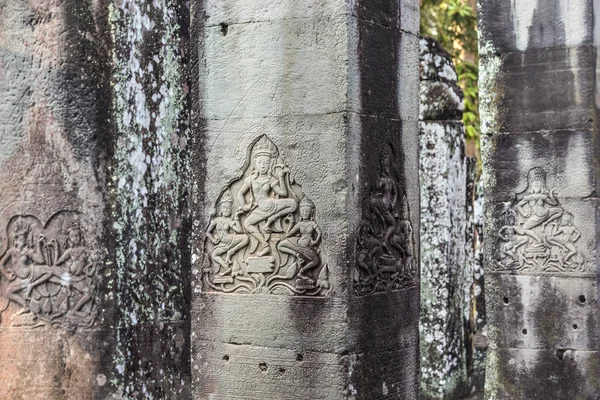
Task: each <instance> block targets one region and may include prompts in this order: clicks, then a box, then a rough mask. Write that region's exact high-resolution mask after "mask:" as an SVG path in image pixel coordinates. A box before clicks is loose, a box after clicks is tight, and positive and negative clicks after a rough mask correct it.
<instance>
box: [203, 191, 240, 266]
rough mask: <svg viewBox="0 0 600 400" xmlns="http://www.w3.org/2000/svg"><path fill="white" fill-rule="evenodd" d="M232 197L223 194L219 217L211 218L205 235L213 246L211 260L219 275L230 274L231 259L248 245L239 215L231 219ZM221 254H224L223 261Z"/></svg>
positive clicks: (228, 194)
mask: <svg viewBox="0 0 600 400" xmlns="http://www.w3.org/2000/svg"><path fill="white" fill-rule="evenodd" d="M232 208H233V197H232V196H231V194H230V193H229V192H225V193H224V194H223V196H222V197H221V201H220V204H219V216H218V217H215V218H213V220H212V221H211V222H210V225H209V226H208V229H207V231H206V235H207V236H208V238H209V240H210V241H211V242H212V243H213V244H214V245H215V247H214V248H213V251H212V254H211V258H212V260H213V261H214V262H215V263H216V264H217V265H218V266H219V275H220V276H224V275H227V274H228V273H230V272H231V258H232V257H233V256H234V255H235V253H237V252H238V251H239V250H241V249H243V248H244V247H245V246H246V245H247V244H248V241H249V240H248V236H247V235H245V234H244V233H243V230H242V225H241V223H240V213H239V212H238V213H236V215H235V218H232V216H231V211H232ZM223 254H226V257H225V259H223Z"/></svg>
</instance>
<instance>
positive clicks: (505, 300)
mask: <svg viewBox="0 0 600 400" xmlns="http://www.w3.org/2000/svg"><path fill="white" fill-rule="evenodd" d="M502 301H503V302H504V304H508V297H506V296H504V298H503V299H502Z"/></svg>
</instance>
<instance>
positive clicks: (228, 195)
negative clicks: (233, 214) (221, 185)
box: [219, 190, 233, 204]
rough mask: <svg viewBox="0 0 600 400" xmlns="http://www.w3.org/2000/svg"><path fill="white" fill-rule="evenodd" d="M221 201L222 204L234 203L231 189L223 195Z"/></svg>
mask: <svg viewBox="0 0 600 400" xmlns="http://www.w3.org/2000/svg"><path fill="white" fill-rule="evenodd" d="M219 203H220V204H233V196H232V195H231V193H230V192H229V190H228V191H226V192H225V193H223V194H222V195H221V201H220V202H219Z"/></svg>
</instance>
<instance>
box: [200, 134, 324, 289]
mask: <svg viewBox="0 0 600 400" xmlns="http://www.w3.org/2000/svg"><path fill="white" fill-rule="evenodd" d="M249 156H250V162H249V165H248V166H247V168H246V169H245V171H243V173H242V176H241V178H240V179H238V180H236V181H235V182H233V183H231V184H230V185H228V186H227V187H226V188H225V189H224V190H223V191H222V194H221V196H220V199H219V201H218V203H217V211H216V215H214V216H213V218H212V219H211V221H210V224H209V226H208V229H207V232H206V236H207V239H208V240H207V244H206V247H207V252H206V253H207V254H208V255H209V256H210V260H207V262H206V268H205V269H204V282H205V285H206V286H207V287H208V288H210V289H212V290H213V291H217V292H225V293H253V294H254V293H258V294H279V295H305V296H310V295H312V296H315V295H325V294H326V293H327V291H328V289H329V271H328V268H327V265H325V264H324V263H323V259H322V252H321V246H320V245H321V238H322V232H321V229H320V228H319V225H318V224H317V222H316V216H315V213H316V209H315V205H314V203H313V202H312V201H311V200H310V199H309V198H308V197H307V196H306V195H304V194H303V193H302V188H301V187H300V185H298V184H296V183H295V182H294V181H293V179H292V178H291V177H290V169H289V167H288V166H287V165H286V164H285V162H284V160H283V159H282V158H281V156H280V155H279V150H278V149H277V146H276V145H275V144H274V143H273V142H272V141H271V140H270V139H269V138H268V137H267V136H266V135H263V136H261V137H260V138H259V139H258V140H257V141H256V142H255V143H254V145H253V146H252V147H251V149H250V151H249Z"/></svg>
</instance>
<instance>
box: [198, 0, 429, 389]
mask: <svg viewBox="0 0 600 400" xmlns="http://www.w3.org/2000/svg"><path fill="white" fill-rule="evenodd" d="M192 5H193V7H195V10H194V11H193V14H194V15H195V25H194V27H193V32H194V33H193V35H197V36H198V38H199V40H198V43H197V47H196V48H195V51H196V52H197V54H196V55H195V56H196V65H195V68H194V69H193V73H194V74H195V78H194V77H193V79H196V80H197V81H196V83H195V86H194V89H193V95H195V96H196V99H195V101H194V106H193V111H194V112H195V113H196V114H195V116H193V119H192V120H193V121H194V126H193V128H194V135H193V136H194V141H195V142H194V148H195V154H194V157H193V160H194V164H193V168H194V170H195V173H196V179H195V183H196V184H197V191H196V196H195V199H194V201H195V203H194V208H195V211H196V216H195V220H194V229H195V238H194V249H193V250H194V251H193V255H192V257H193V262H194V266H193V268H194V269H193V294H194V296H193V314H192V358H193V361H192V374H193V392H194V396H195V397H196V398H201V399H205V398H214V399H225V398H238V399H242V398H243V399H260V400H266V399H273V400H274V399H277V400H283V399H299V398H301V399H369V400H375V399H384V398H385V399H389V398H395V399H416V398H417V392H418V391H417V387H418V318H419V289H418V282H419V272H418V265H419V264H418V254H419V251H418V243H419V234H418V232H419V228H418V226H419V223H418V221H419V218H418V214H419V196H418V192H419V188H418V125H417V123H418V121H417V119H418V87H419V75H418V38H417V36H416V31H417V29H418V15H419V14H418V2H417V1H402V2H381V1H377V2H373V1H357V2H345V1H336V0H321V1H307V2H296V1H266V0H264V1H263V0H258V1H257V0H253V1H231V2H223V1H217V0H209V1H204V2H199V1H193V2H192Z"/></svg>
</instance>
